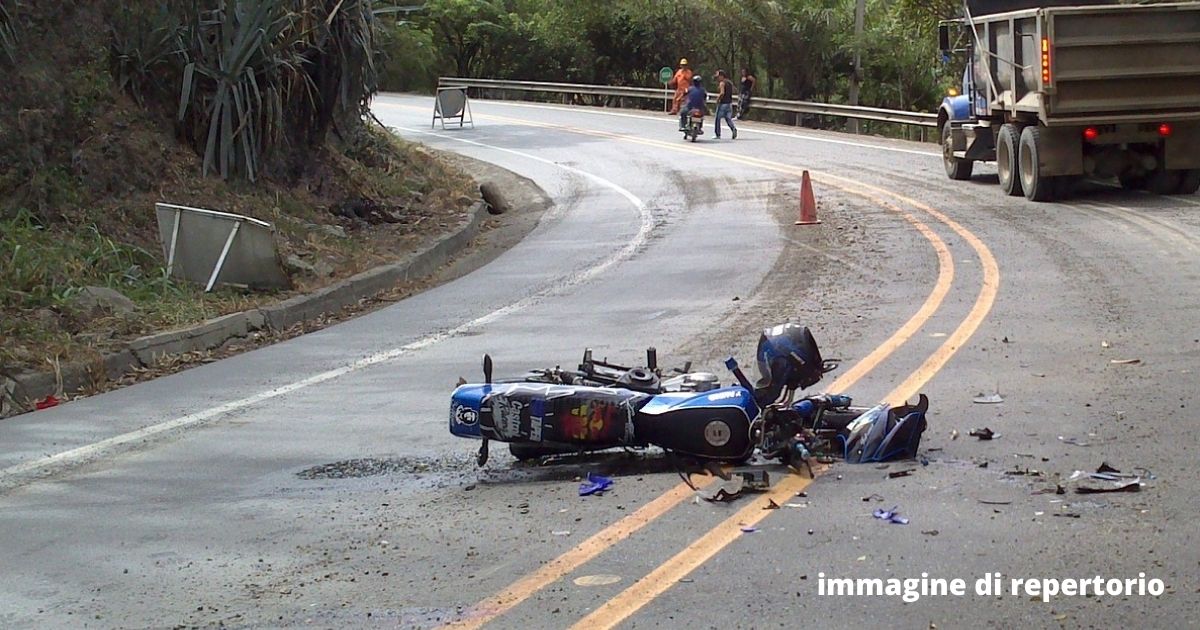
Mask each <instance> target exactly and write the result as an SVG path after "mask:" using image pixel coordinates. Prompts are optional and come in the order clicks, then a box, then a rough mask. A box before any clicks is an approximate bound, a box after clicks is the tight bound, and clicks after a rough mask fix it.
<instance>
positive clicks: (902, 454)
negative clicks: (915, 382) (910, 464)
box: [838, 394, 929, 464]
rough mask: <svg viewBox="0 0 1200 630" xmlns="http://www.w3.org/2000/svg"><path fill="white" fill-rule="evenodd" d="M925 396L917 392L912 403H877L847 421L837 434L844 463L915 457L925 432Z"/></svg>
mask: <svg viewBox="0 0 1200 630" xmlns="http://www.w3.org/2000/svg"><path fill="white" fill-rule="evenodd" d="M928 408H929V399H928V398H926V397H925V395H924V394H921V397H920V402H918V403H917V404H916V405H904V406H901V407H896V408H894V409H893V408H892V407H891V406H890V405H888V404H887V403H881V404H879V405H876V406H875V407H872V408H871V409H869V410H867V411H866V412H865V413H863V414H862V415H861V416H859V417H858V418H857V419H855V420H854V422H851V423H850V424H849V425H848V426H847V427H846V429H845V433H844V434H842V435H839V436H838V437H839V439H840V440H841V441H842V444H843V447H844V455H845V459H846V462H847V463H850V464H862V463H868V462H886V461H891V460H894V459H909V458H912V457H916V455H917V448H918V447H919V446H920V445H921V434H922V433H924V432H925V427H926V420H925V412H926V410H927V409H928Z"/></svg>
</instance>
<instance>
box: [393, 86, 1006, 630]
mask: <svg viewBox="0 0 1200 630" xmlns="http://www.w3.org/2000/svg"><path fill="white" fill-rule="evenodd" d="M376 106H377V107H378V106H380V105H379V104H377V105H376ZM383 106H384V107H404V108H407V107H406V106H395V105H386V104H384V105H383ZM480 118H489V119H493V120H499V121H503V122H508V123H512V124H517V125H525V126H534V127H543V128H550V129H556V130H561V131H567V132H570V133H577V134H585V135H592V136H598V137H603V138H609V139H613V140H617V141H621V142H628V143H635V144H642V145H646V146H653V147H657V148H664V149H667V150H671V151H683V152H688V153H693V154H697V155H702V156H705V157H708V158H713V159H719V160H724V161H727V162H733V163H737V164H743V165H749V166H755V167H758V168H762V169H766V170H771V171H774V172H779V173H785V174H789V175H795V176H799V175H800V174H801V173H802V169H799V168H797V167H794V166H790V165H787V164H781V163H778V162H771V161H768V160H762V159H759V158H753V157H748V156H742V155H736V154H731V153H725V152H717V151H713V150H709V149H704V148H700V147H696V146H692V145H680V144H676V143H665V142H661V141H656V140H649V139H645V138H636V137H632V136H625V135H620V134H614V133H607V132H601V131H597V130H591V129H580V128H576V127H570V126H563V125H554V124H549V123H539V122H532V121H527V120H521V119H513V118H507V117H502V116H492V115H488V116H480ZM813 179H814V180H816V181H817V182H820V183H822V184H824V185H826V186H831V187H834V188H837V189H839V190H842V191H843V192H846V193H848V194H851V195H855V196H858V197H862V198H864V199H867V200H869V201H871V202H873V203H875V204H877V205H879V206H882V207H884V208H886V209H888V210H890V211H892V212H895V213H897V214H899V215H900V216H901V217H903V218H904V219H905V220H906V221H907V222H909V223H910V224H911V225H913V227H914V228H916V229H917V231H918V232H920V234H921V235H922V236H924V237H925V239H926V240H928V241H929V243H930V244H931V245H932V246H933V248H934V250H935V252H936V253H937V258H938V277H937V280H936V282H935V283H934V287H933V290H932V291H930V293H929V296H928V297H927V298H926V299H925V302H924V303H923V304H922V305H921V307H920V308H919V309H918V310H917V312H916V313H914V314H913V316H912V317H910V318H909V320H908V321H907V322H905V324H904V325H903V326H901V327H900V328H899V329H898V330H897V331H896V332H895V333H893V334H892V335H891V336H890V337H888V339H887V340H885V341H884V342H883V343H882V344H880V345H879V346H878V347H877V348H875V350H874V351H872V352H871V353H870V354H869V355H867V356H866V357H864V358H863V359H862V360H861V361H859V362H858V363H857V364H855V365H854V366H853V367H852V368H851V369H850V370H848V371H846V372H845V373H844V374H843V375H842V376H841V377H840V378H838V379H836V380H835V381H834V382H833V383H831V384H830V390H831V391H842V390H845V389H848V388H850V387H851V386H852V385H853V384H854V383H855V382H857V381H858V380H859V379H861V378H862V377H863V376H865V375H866V374H867V373H869V372H870V371H871V370H873V369H875V368H876V367H877V366H878V365H879V364H880V363H882V362H883V361H884V360H885V359H886V358H887V357H888V356H890V355H891V354H892V353H894V352H895V351H896V350H897V349H899V348H900V347H901V346H902V345H903V344H904V343H905V342H907V341H908V340H909V339H910V338H912V336H913V335H915V334H916V332H917V331H918V330H919V329H920V328H921V327H922V326H923V325H924V324H925V323H926V322H928V321H929V320H930V319H931V318H932V317H933V315H934V313H936V311H937V310H938V308H940V307H941V305H942V303H943V302H944V301H945V298H946V296H947V295H948V294H949V291H950V287H951V285H952V283H953V280H954V261H953V257H952V256H951V254H950V250H949V248H948V247H947V246H946V243H945V242H944V241H943V240H942V239H941V237H939V236H938V235H937V233H936V232H934V231H933V230H932V229H931V228H930V227H929V226H928V225H926V224H925V223H923V222H922V221H921V220H920V219H918V218H917V217H916V216H915V215H913V214H912V213H911V212H908V211H906V210H904V209H903V208H901V207H899V206H898V205H896V203H893V201H889V199H890V200H894V201H896V202H900V203H903V204H906V205H908V206H911V207H913V208H916V209H918V210H920V211H922V212H924V213H925V214H927V215H929V216H931V217H933V218H934V219H936V220H937V221H939V222H940V223H942V224H944V225H946V226H947V227H949V228H950V229H951V230H952V231H954V232H955V233H956V234H957V235H958V236H959V237H961V238H962V239H963V240H964V241H966V242H967V244H968V245H970V246H971V248H972V249H973V250H974V251H975V253H976V255H977V256H978V257H979V260H980V262H981V263H982V270H983V278H982V283H981V286H980V290H979V294H978V296H977V297H976V300H975V304H974V305H973V306H972V308H971V310H970V312H968V314H967V316H966V318H964V319H963V321H962V322H961V323H960V324H959V326H958V327H957V328H956V329H955V330H954V332H953V333H951V334H950V335H949V336H948V337H947V338H946V341H945V342H943V343H942V345H941V346H939V347H938V349H937V350H936V351H934V353H933V354H932V355H930V356H929V358H927V359H926V360H925V361H924V362H923V363H922V364H921V365H920V366H919V367H918V368H917V369H916V370H915V371H914V372H912V374H910V375H909V376H908V378H907V379H905V381H904V382H903V383H901V384H900V385H899V386H898V387H896V389H894V390H893V391H892V392H891V393H889V394H888V395H887V397H886V400H888V401H889V402H892V403H899V402H900V401H903V400H906V399H907V398H909V397H911V396H913V395H914V394H916V393H917V391H918V390H919V389H920V388H921V386H923V385H924V384H925V383H927V382H928V381H929V380H930V379H931V378H932V377H933V376H934V375H935V374H936V373H937V372H938V371H939V370H941V369H942V367H944V366H945V365H946V363H947V362H948V361H949V360H950V358H951V357H952V356H954V353H955V352H957V351H958V349H959V348H961V347H962V346H963V345H964V344H965V343H966V341H967V340H968V339H969V338H970V337H971V335H973V334H974V333H975V331H976V330H978V329H979V326H980V325H982V323H983V321H984V319H985V318H986V317H987V314H988V312H989V311H990V310H991V308H992V304H993V303H994V301H995V298H996V294H997V292H998V290H999V286H1000V270H999V267H998V265H997V264H996V260H995V258H994V257H993V256H992V254H991V251H990V250H989V249H988V247H987V246H986V245H985V244H984V243H983V241H981V240H980V239H979V238H978V237H977V236H975V235H974V234H972V233H971V232H970V231H969V230H967V229H966V228H964V227H963V226H962V225H960V224H959V223H958V222H956V221H954V220H953V219H951V218H949V217H948V216H946V215H945V214H943V213H942V212H939V211H937V210H935V209H934V208H932V207H930V206H928V205H926V204H923V203H921V202H918V201H916V200H914V199H910V198H908V197H904V196H901V195H898V194H896V193H893V192H890V191H887V190H884V189H882V188H878V187H876V186H872V185H869V184H865V183H862V182H858V181H855V180H852V179H849V178H845V177H840V176H836V175H831V174H827V173H813ZM811 482H812V480H811V479H806V478H803V477H800V476H798V475H790V476H788V477H786V478H784V479H783V481H781V482H779V483H778V484H776V486H775V487H774V488H773V489H772V490H771V491H770V492H769V493H768V494H767V496H768V497H769V498H772V499H774V500H775V501H776V502H777V503H778V502H783V501H784V500H785V499H786V498H788V497H790V496H792V495H793V494H794V493H795V492H797V491H799V490H802V489H803V488H804V487H806V486H807V485H808V484H810V483H811ZM689 496H691V489H690V488H688V486H687V485H686V484H679V485H678V486H675V487H674V488H672V489H671V490H669V491H667V492H666V493H664V494H663V495H661V496H659V497H658V498H656V499H654V500H653V501H651V502H650V503H647V504H646V505H644V506H642V507H641V508H639V509H638V510H636V511H634V512H633V513H631V514H630V515H629V516H626V517H625V518H622V519H621V520H619V521H617V522H615V523H613V524H612V525H609V526H608V527H606V528H604V529H603V530H601V531H600V532H598V533H596V534H595V535H593V536H591V537H590V538H588V539H586V540H584V541H583V542H581V543H580V544H579V545H577V546H575V547H574V548H572V549H571V550H569V551H567V552H566V553H564V554H562V555H560V556H559V557H557V558H555V559H554V560H552V561H550V562H549V563H547V564H545V565H543V566H542V567H541V568H539V569H538V570H536V571H534V572H533V573H530V574H529V575H527V576H525V577H523V578H521V579H520V580H518V581H517V582H515V583H513V584H512V585H511V586H509V587H508V588H506V589H504V590H503V591H501V592H500V593H497V594H496V595H494V596H492V597H490V598H488V599H486V600H484V601H482V602H480V603H479V604H477V605H475V606H473V607H472V608H471V609H470V610H469V611H468V612H467V613H466V615H464V618H463V619H462V620H461V621H458V622H456V623H453V624H450V626H451V627H457V628H478V627H480V626H482V625H484V624H485V623H487V622H489V621H491V620H492V619H494V618H496V617H497V616H499V615H501V614H503V613H504V612H506V611H508V610H510V609H511V608H513V607H514V606H516V605H518V604H519V603H521V602H523V601H524V600H526V599H528V598H529V597H530V596H532V595H533V594H534V593H536V592H537V591H539V590H541V589H542V588H545V587H546V586H547V585H549V584H551V583H553V582H555V581H558V580H559V579H561V578H563V577H564V576H566V575H567V574H568V573H570V572H572V571H574V570H575V569H576V568H578V567H580V566H582V565H583V564H584V563H586V562H588V561H590V560H592V559H593V558H595V557H596V556H598V555H600V553H602V552H603V551H605V550H607V549H609V548H610V547H612V546H613V545H615V544H617V543H618V542H620V541H622V540H624V539H625V538H628V537H629V536H630V535H632V534H633V533H634V532H636V531H638V530H639V529H641V528H642V527H644V526H645V525H647V524H649V523H650V522H652V521H654V520H655V519H657V518H658V517H659V516H662V515H663V514H665V513H666V512H667V511H669V510H670V509H671V508H673V507H675V506H676V505H678V504H679V503H681V502H682V501H684V500H685V499H687V498H688V497H689ZM769 514H770V512H768V511H764V510H762V509H761V508H760V506H759V505H758V504H757V503H756V504H755V505H749V506H746V507H744V508H743V509H741V510H739V511H738V512H736V513H735V514H734V515H732V516H730V517H729V518H728V519H726V520H725V521H723V522H721V523H720V524H718V525H717V526H716V527H715V528H713V529H712V530H710V531H709V532H708V533H706V534H705V535H703V536H701V537H700V538H698V539H696V540H695V541H693V542H692V543H691V544H689V545H688V546H687V547H686V548H684V549H683V550H682V551H680V552H679V553H678V554H676V555H675V556H674V557H672V558H671V559H669V560H667V561H666V562H665V563H663V564H662V565H660V566H659V567H657V568H656V569H654V570H653V571H651V572H650V573H649V574H647V575H646V576H645V577H643V578H641V579H639V580H638V581H637V582H635V583H634V584H632V585H631V586H630V587H629V588H627V589H625V590H624V591H622V592H621V593H619V594H618V595H617V596H616V597H614V598H612V599H610V600H609V601H607V602H606V603H605V604H604V605H602V606H600V607H599V608H597V609H596V610H595V611H593V612H592V613H591V614H589V615H588V616H586V617H584V618H583V619H582V620H580V621H579V622H578V623H577V624H576V625H575V626H574V627H575V628H611V627H614V626H616V625H617V624H619V623H621V622H622V621H624V620H625V619H627V618H629V616H631V615H633V614H634V613H635V612H637V611H638V610H639V609H641V608H642V607H643V606H645V605H646V604H647V603H649V602H650V601H652V600H653V599H654V598H655V597H657V596H659V595H661V594H662V593H663V592H665V591H666V590H667V589H669V588H670V587H671V586H672V585H673V584H675V583H677V582H678V581H679V579H681V578H683V577H685V576H686V575H687V574H689V573H690V572H692V571H693V570H695V569H696V568H697V567H699V566H700V565H702V564H703V563H704V562H706V561H707V560H708V559H709V558H711V557H713V556H714V555H716V554H717V553H718V552H719V551H720V550H721V549H723V548H725V547H726V546H728V545H729V544H730V543H731V542H733V541H734V540H736V539H737V538H738V536H739V535H740V533H741V528H742V527H745V526H748V525H753V524H754V523H757V522H759V521H761V520H762V519H763V518H765V517H766V516H767V515H769Z"/></svg>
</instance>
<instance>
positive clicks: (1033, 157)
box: [1019, 125, 1058, 201]
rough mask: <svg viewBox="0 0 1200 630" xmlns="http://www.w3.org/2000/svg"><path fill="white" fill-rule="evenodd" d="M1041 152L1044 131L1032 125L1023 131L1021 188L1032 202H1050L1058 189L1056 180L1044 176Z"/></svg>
mask: <svg viewBox="0 0 1200 630" xmlns="http://www.w3.org/2000/svg"><path fill="white" fill-rule="evenodd" d="M1041 152H1042V130H1041V129H1039V128H1037V127H1035V126H1032V125H1031V126H1029V127H1026V128H1025V129H1023V130H1021V150H1020V160H1019V161H1020V164H1021V170H1020V173H1021V188H1023V189H1024V191H1025V198H1026V199H1028V200H1030V201H1050V200H1051V199H1053V198H1054V193H1055V192H1056V191H1057V189H1058V186H1057V185H1056V182H1055V178H1054V177H1048V176H1046V175H1043V174H1042V172H1041V168H1040V167H1039V166H1038V164H1039V163H1040V161H1041V160H1040V156H1041Z"/></svg>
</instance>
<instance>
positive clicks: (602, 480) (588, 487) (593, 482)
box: [579, 473, 613, 497]
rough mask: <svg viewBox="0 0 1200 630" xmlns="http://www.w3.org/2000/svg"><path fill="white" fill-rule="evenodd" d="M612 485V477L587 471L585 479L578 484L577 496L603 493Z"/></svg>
mask: <svg viewBox="0 0 1200 630" xmlns="http://www.w3.org/2000/svg"><path fill="white" fill-rule="evenodd" d="M612 485H613V480H612V479H609V478H608V477H601V476H600V475H596V474H593V473H588V474H587V481H584V482H583V483H581V484H579V496H581V497H586V496H588V495H589V494H604V492H605V491H606V490H608V489H610V488H612Z"/></svg>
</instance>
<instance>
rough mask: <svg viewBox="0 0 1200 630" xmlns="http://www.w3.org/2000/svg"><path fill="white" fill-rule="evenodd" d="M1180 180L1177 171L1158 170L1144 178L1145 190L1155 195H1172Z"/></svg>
mask: <svg viewBox="0 0 1200 630" xmlns="http://www.w3.org/2000/svg"><path fill="white" fill-rule="evenodd" d="M1181 180H1182V178H1181V177H1180V173H1179V171H1168V170H1166V169H1161V168H1160V169H1157V170H1155V171H1154V172H1152V173H1150V174H1149V175H1148V176H1146V190H1148V191H1150V192H1152V193H1154V194H1156V195H1173V194H1175V191H1176V190H1178V189H1179V184H1180V182H1181Z"/></svg>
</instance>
